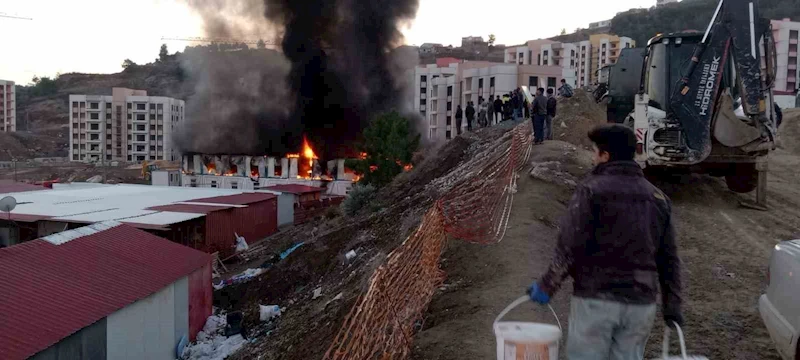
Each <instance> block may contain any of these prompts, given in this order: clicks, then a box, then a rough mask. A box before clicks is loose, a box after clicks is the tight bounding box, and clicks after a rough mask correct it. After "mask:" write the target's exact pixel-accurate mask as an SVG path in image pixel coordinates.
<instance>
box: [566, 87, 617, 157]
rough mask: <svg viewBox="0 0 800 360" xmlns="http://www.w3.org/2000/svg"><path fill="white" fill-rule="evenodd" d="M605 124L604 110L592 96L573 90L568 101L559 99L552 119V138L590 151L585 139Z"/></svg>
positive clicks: (589, 144) (588, 143) (582, 91)
mask: <svg viewBox="0 0 800 360" xmlns="http://www.w3.org/2000/svg"><path fill="white" fill-rule="evenodd" d="M605 123H606V110H605V109H604V108H603V107H602V106H601V105H599V104H597V103H596V102H595V101H594V98H593V97H592V94H591V93H589V92H586V91H585V90H583V89H575V95H574V96H573V97H571V98H569V99H566V98H559V101H558V111H557V113H556V117H555V118H554V119H553V138H554V139H556V140H563V141H566V142H568V143H572V144H575V145H578V146H581V147H583V148H586V149H591V147H592V143H591V142H590V141H589V139H588V138H587V137H586V134H587V133H589V130H591V129H592V128H594V127H595V126H597V125H602V124H605Z"/></svg>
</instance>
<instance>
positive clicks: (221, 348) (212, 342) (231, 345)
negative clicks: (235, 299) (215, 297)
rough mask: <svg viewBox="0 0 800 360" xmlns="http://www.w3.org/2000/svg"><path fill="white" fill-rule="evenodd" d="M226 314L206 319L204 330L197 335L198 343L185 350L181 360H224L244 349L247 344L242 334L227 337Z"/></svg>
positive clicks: (186, 347)
mask: <svg viewBox="0 0 800 360" xmlns="http://www.w3.org/2000/svg"><path fill="white" fill-rule="evenodd" d="M226 317H227V316H226V315H225V314H219V315H212V316H209V317H208V319H206V323H205V325H204V326H203V330H202V331H200V332H199V333H197V342H196V343H193V344H189V345H188V346H185V347H184V348H183V352H182V356H181V357H180V358H181V359H185V360H223V359H225V358H227V357H228V356H230V355H231V354H233V353H235V352H236V351H238V350H239V349H241V348H242V346H244V345H245V344H246V342H247V340H245V339H244V337H243V336H242V335H241V334H237V335H233V336H231V337H226V336H225V335H223V332H224V331H225V328H226V327H227V326H228V322H227V320H226Z"/></svg>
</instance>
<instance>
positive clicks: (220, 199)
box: [187, 193, 277, 205]
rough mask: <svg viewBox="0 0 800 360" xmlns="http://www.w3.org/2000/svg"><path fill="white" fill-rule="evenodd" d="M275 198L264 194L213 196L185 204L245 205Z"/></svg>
mask: <svg viewBox="0 0 800 360" xmlns="http://www.w3.org/2000/svg"><path fill="white" fill-rule="evenodd" d="M275 198H277V196H275V195H272V194H266V193H243V194H237V195H226V196H215V197H210V198H203V199H194V200H191V201H187V202H198V203H211V204H230V205H247V204H252V203H257V202H261V201H264V200H269V199H275Z"/></svg>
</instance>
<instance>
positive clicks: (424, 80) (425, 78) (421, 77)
mask: <svg viewBox="0 0 800 360" xmlns="http://www.w3.org/2000/svg"><path fill="white" fill-rule="evenodd" d="M419 81H420V82H426V81H428V75H422V76H420V77H419Z"/></svg>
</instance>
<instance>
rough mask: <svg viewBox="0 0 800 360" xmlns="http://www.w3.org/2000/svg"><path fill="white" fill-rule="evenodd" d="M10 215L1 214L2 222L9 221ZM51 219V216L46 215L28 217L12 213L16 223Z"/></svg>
mask: <svg viewBox="0 0 800 360" xmlns="http://www.w3.org/2000/svg"><path fill="white" fill-rule="evenodd" d="M8 214H9V213H4V212H0V220H8ZM49 218H51V216H45V215H28V214H17V213H15V212H13V211H12V212H11V220H14V221H21V222H34V221H39V220H47V219H49Z"/></svg>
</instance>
